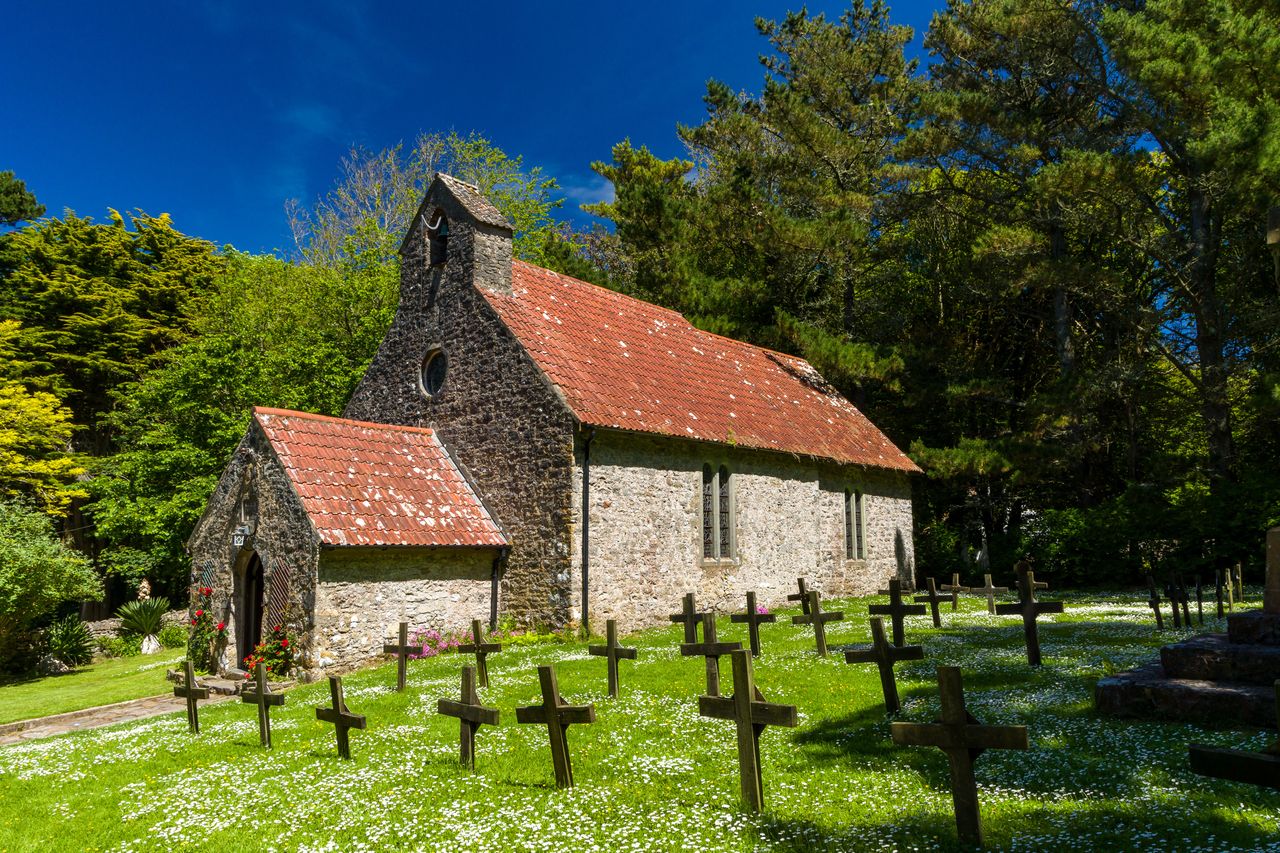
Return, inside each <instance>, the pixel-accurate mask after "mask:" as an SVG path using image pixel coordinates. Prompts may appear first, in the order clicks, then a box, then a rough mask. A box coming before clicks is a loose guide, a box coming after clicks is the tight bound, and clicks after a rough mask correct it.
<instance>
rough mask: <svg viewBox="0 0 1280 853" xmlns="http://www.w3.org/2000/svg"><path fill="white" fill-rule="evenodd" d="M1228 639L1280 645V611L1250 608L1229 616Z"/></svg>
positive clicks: (1237, 641)
mask: <svg viewBox="0 0 1280 853" xmlns="http://www.w3.org/2000/svg"><path fill="white" fill-rule="evenodd" d="M1227 639H1229V640H1230V641H1231V642H1233V643H1256V644H1260V645H1264V646H1280V613H1266V612H1264V611H1262V610H1249V611H1246V612H1244V613H1233V614H1231V615H1230V616H1228V617H1227Z"/></svg>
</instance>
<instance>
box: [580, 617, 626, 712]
mask: <svg viewBox="0 0 1280 853" xmlns="http://www.w3.org/2000/svg"><path fill="white" fill-rule="evenodd" d="M587 653H588V654H592V655H595V656H596V657H602V658H605V659H606V660H608V662H609V698H610V699H617V698H618V661H619V660H635V659H636V650H635V649H624V648H623V647H622V646H620V645H618V620H617V619H608V620H606V621H605V623H604V645H603V646H587Z"/></svg>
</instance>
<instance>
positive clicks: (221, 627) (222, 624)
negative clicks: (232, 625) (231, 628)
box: [218, 622, 227, 631]
mask: <svg viewBox="0 0 1280 853" xmlns="http://www.w3.org/2000/svg"><path fill="white" fill-rule="evenodd" d="M226 629H227V623H226V622H219V623H218V630H219V631H225V630H226Z"/></svg>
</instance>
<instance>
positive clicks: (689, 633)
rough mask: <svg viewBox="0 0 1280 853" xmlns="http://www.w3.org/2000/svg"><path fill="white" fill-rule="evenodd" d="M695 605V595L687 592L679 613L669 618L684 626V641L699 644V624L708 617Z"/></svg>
mask: <svg viewBox="0 0 1280 853" xmlns="http://www.w3.org/2000/svg"><path fill="white" fill-rule="evenodd" d="M706 615H707V614H706V613H702V612H700V611H699V610H698V608H697V607H695V606H694V604H693V593H691V592H686V593H685V594H684V599H683V600H682V604H681V607H680V612H679V613H672V614H671V615H670V616H669V617H667V618H669V619H670V620H671V621H672V622H674V623H675V624H677V625H679V624H681V623H683V624H684V641H685V642H686V643H696V642H698V623H699V622H701V621H702V617H703V616H706Z"/></svg>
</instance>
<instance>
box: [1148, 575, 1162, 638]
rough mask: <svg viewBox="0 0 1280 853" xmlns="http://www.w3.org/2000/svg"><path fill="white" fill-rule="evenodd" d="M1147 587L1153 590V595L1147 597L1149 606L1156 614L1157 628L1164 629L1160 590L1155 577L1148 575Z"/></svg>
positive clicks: (1158, 629)
mask: <svg viewBox="0 0 1280 853" xmlns="http://www.w3.org/2000/svg"><path fill="white" fill-rule="evenodd" d="M1147 589H1149V590H1150V591H1151V595H1150V596H1149V597H1148V598H1147V606H1148V607H1150V608H1151V610H1152V612H1154V613H1155V614H1156V630H1157V631H1163V630H1164V616H1162V615H1161V614H1160V591H1159V590H1157V589H1156V581H1155V578H1153V577H1151V575H1147Z"/></svg>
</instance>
